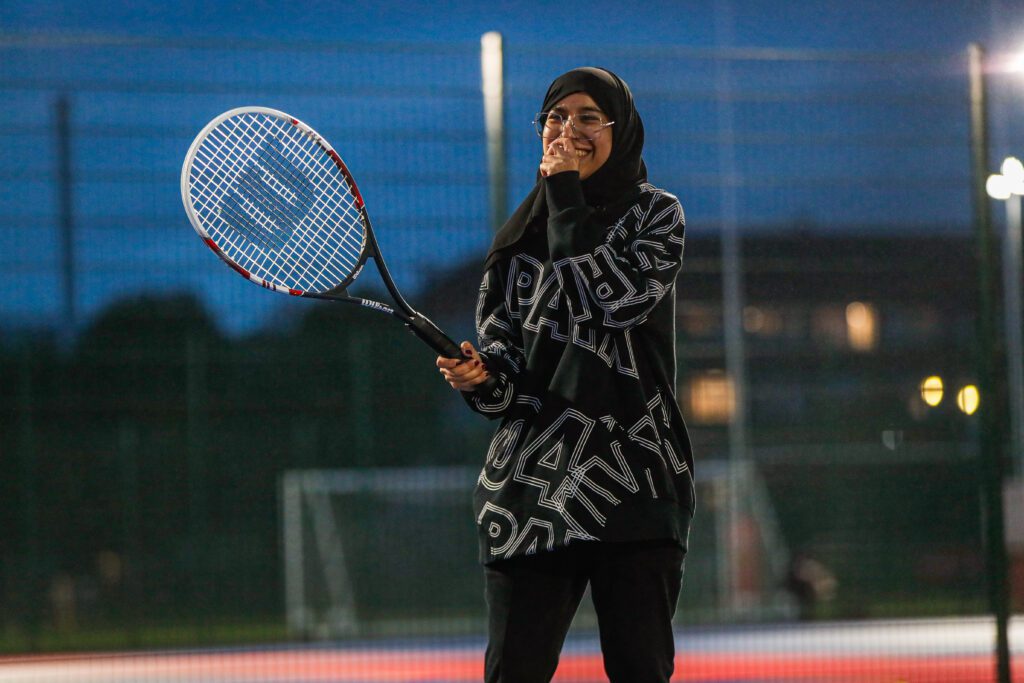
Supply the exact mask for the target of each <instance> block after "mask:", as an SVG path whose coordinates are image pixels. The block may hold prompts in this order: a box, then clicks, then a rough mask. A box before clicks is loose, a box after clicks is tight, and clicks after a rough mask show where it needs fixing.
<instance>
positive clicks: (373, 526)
mask: <svg viewBox="0 0 1024 683" xmlns="http://www.w3.org/2000/svg"><path fill="white" fill-rule="evenodd" d="M698 473H699V474H698V479H697V500H698V508H697V515H696V518H695V521H694V524H693V531H692V533H691V537H690V550H689V554H688V557H687V559H686V577H685V580H684V582H683V595H682V598H681V599H680V609H679V612H678V615H679V619H680V620H681V621H687V622H692V621H704V620H707V619H714V620H721V619H722V618H723V616H724V617H725V618H729V615H733V616H735V617H737V618H744V619H749V618H755V619H756V618H759V617H761V618H763V617H768V616H771V617H775V618H777V617H779V616H784V615H786V614H788V613H789V612H790V611H791V608H790V607H789V605H788V603H787V601H786V599H785V597H784V595H783V594H782V593H781V590H780V589H781V586H782V583H783V573H784V572H785V569H786V563H787V553H786V550H785V544H784V543H783V541H782V539H781V537H780V535H779V533H778V531H777V528H776V525H775V520H774V516H773V514H772V509H771V504H770V501H769V498H768V495H767V493H766V492H765V490H764V487H763V484H762V483H761V481H760V479H759V478H758V477H757V475H756V472H755V470H754V468H753V466H752V465H750V464H749V463H747V464H743V465H740V466H737V465H729V464H727V463H716V462H707V461H705V462H702V463H701V466H700V467H699V468H698ZM477 475H478V471H476V470H473V469H471V468H462V467H446V468H419V467H417V468H382V469H344V470H294V471H289V472H286V473H285V474H284V475H283V477H282V481H281V498H282V505H281V512H282V517H283V519H282V525H281V526H282V534H283V555H284V578H285V600H286V612H287V621H288V628H289V632H290V633H291V635H293V636H295V637H300V638H307V639H335V638H346V637H367V636H405V635H410V636H412V635H478V634H480V633H482V632H483V631H484V627H485V621H484V619H485V606H484V600H483V573H482V572H481V570H480V567H479V564H478V560H477V554H476V553H477V539H476V529H475V524H474V519H473V511H472V496H471V492H472V490H473V486H474V484H475V482H476V478H477ZM595 625H596V619H595V617H594V615H593V611H592V608H591V607H590V601H589V600H584V603H583V605H582V606H581V608H580V612H579V614H578V615H577V618H576V620H575V622H574V628H575V629H589V628H593V627H594V626H595Z"/></svg>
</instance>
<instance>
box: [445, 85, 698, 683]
mask: <svg viewBox="0 0 1024 683" xmlns="http://www.w3.org/2000/svg"><path fill="white" fill-rule="evenodd" d="M541 112H542V113H541V114H539V115H538V117H537V121H536V123H537V129H538V133H539V134H540V136H541V138H542V140H543V148H542V156H541V160H540V165H539V173H538V180H537V184H536V186H535V187H534V189H533V191H532V192H531V193H530V194H529V196H527V198H526V199H525V201H523V203H522V204H521V205H520V206H519V208H518V209H517V210H516V211H515V213H514V214H513V215H512V217H511V218H510V219H509V221H508V222H507V223H506V224H505V225H504V226H503V227H502V228H501V230H500V231H499V232H498V234H497V235H496V237H495V240H494V244H493V245H492V247H491V251H490V253H489V254H488V257H487V260H486V263H485V273H484V278H483V283H482V285H481V288H480V298H479V302H478V307H477V330H478V333H479V336H480V349H481V350H480V352H477V351H476V350H475V349H474V348H473V346H472V345H471V344H470V343H469V342H463V344H462V349H463V353H464V354H465V355H466V358H465V359H464V360H461V361H459V360H449V359H445V358H438V359H437V366H438V368H439V369H440V371H441V373H442V375H443V376H444V378H445V379H446V380H447V381H448V383H449V384H451V386H452V387H453V388H455V389H458V390H460V391H462V392H464V393H463V396H464V397H465V398H466V401H467V403H468V404H469V405H470V407H471V408H473V409H474V410H476V411H478V412H480V413H482V414H484V415H487V416H489V417H492V418H501V424H500V426H499V427H498V430H497V432H496V433H495V435H494V438H493V440H492V442H491V446H490V449H489V452H488V453H487V459H486V464H485V466H484V469H483V471H482V472H481V474H480V479H479V482H478V485H477V488H476V492H475V495H474V499H475V500H474V502H475V509H476V514H477V526H478V529H479V532H480V539H481V560H482V561H483V563H484V564H485V572H486V596H487V604H488V612H489V616H488V621H489V642H488V646H487V656H486V680H487V681H488V682H489V683H496V682H498V681H503V682H505V683H511V682H514V683H533V682H534V681H537V682H545V683H546V682H547V681H549V680H550V679H551V677H552V676H553V674H554V672H555V668H556V666H557V664H558V656H559V653H560V651H561V647H562V643H563V641H564V639H565V634H566V632H567V630H568V628H569V625H570V623H571V621H572V617H573V615H574V614H575V612H576V609H577V607H578V606H579V603H580V600H581V598H582V596H583V592H584V589H585V588H586V587H587V585H588V584H589V585H590V587H591V594H592V597H593V600H594V607H595V609H596V612H597V616H598V623H599V628H600V637H601V649H602V652H603V654H604V662H605V670H606V671H607V673H608V675H609V678H610V680H611V681H612V682H613V683H620V682H621V683H646V682H648V681H651V682H653V681H668V680H669V677H670V676H671V674H672V669H673V656H674V646H673V637H672V625H671V620H672V615H673V613H674V611H675V605H676V599H677V598H678V595H679V588H680V582H681V579H682V564H683V558H684V556H685V553H686V540H687V535H688V530H689V523H690V519H691V517H692V515H693V505H694V499H693V479H692V475H691V472H692V455H691V451H690V444H689V439H688V438H687V434H686V428H685V426H684V425H683V420H682V416H681V415H680V412H679V408H678V404H677V402H676V399H675V395H674V387H675V325H674V320H675V280H676V276H677V275H678V273H679V270H680V267H681V262H682V252H683V212H682V208H681V207H680V205H679V201H678V200H677V199H676V198H675V197H674V196H672V195H671V194H668V193H666V192H664V191H662V190H659V189H657V188H655V187H654V186H653V185H650V184H649V183H647V169H646V166H645V165H644V162H643V160H642V158H641V152H642V150H643V143H644V128H643V123H642V122H641V120H640V116H639V114H638V113H637V111H636V108H635V106H634V104H633V98H632V95H631V93H630V91H629V88H628V86H627V85H626V84H625V83H624V82H623V81H622V80H621V79H619V78H618V77H617V76H615V75H614V74H612V73H611V72H609V71H607V70H605V69H597V68H589V67H588V68H582V69H575V70H573V71H570V72H568V73H566V74H563V75H562V76H560V77H558V78H557V79H555V81H554V82H553V83H552V84H551V87H550V88H549V89H548V92H547V95H546V96H545V98H544V103H543V106H542V107H541ZM492 375H493V376H494V377H495V378H496V379H497V382H496V384H495V385H494V386H493V387H492V389H491V390H490V391H484V390H483V389H481V388H480V387H479V386H478V385H480V383H481V382H483V381H484V380H485V379H486V378H487V377H489V376H492Z"/></svg>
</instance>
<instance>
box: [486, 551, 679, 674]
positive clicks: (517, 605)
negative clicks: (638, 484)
mask: <svg viewBox="0 0 1024 683" xmlns="http://www.w3.org/2000/svg"><path fill="white" fill-rule="evenodd" d="M684 557H685V553H684V551H683V549H682V548H681V547H680V546H679V545H677V544H676V543H674V542H672V541H656V542H651V541H644V542H637V543H600V542H593V543H579V544H577V545H574V546H570V547H568V548H565V549H560V550H556V551H554V552H548V553H538V554H537V555H533V556H529V557H521V558H515V559H511V560H504V561H500V562H496V563H494V564H490V565H487V566H485V567H484V570H485V573H486V597H487V608H488V630H489V633H488V643H487V655H486V661H485V680H486V683H548V682H549V681H550V680H551V677H552V676H554V674H555V669H556V668H557V666H558V656H559V654H560V653H561V650H562V644H563V643H564V642H565V635H566V633H567V632H568V630H569V625H570V624H571V623H572V618H573V615H575V614H576V609H577V608H578V607H579V604H580V600H582V598H583V593H584V591H585V590H586V587H587V584H588V583H589V584H590V593H591V597H592V598H593V600H594V609H595V611H596V612H597V620H598V628H599V630H600V636H601V653H602V655H603V656H604V668H605V672H606V673H607V674H608V678H609V680H610V681H611V683H668V680H669V678H670V677H671V676H672V669H673V664H674V657H675V642H674V640H673V636H672V615H673V614H674V613H675V609H676V601H677V600H678V599H679V589H680V586H681V583H682V578H683V559H684Z"/></svg>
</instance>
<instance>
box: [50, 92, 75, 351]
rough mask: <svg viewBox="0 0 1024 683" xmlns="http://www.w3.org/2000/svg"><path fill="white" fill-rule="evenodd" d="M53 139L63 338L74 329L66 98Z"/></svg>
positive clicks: (58, 109)
mask: <svg viewBox="0 0 1024 683" xmlns="http://www.w3.org/2000/svg"><path fill="white" fill-rule="evenodd" d="M54 110H55V119H56V131H55V132H56V137H57V169H56V170H57V208H58V217H59V221H60V237H61V276H62V280H63V281H62V285H63V292H64V297H63V298H64V309H63V311H62V318H63V319H62V321H61V322H62V325H61V327H62V328H63V329H64V331H65V334H68V333H69V332H70V331H71V330H73V329H74V327H75V236H74V234H75V224H74V195H73V192H72V190H73V188H72V183H73V180H74V178H73V175H72V170H71V115H70V105H69V104H68V98H67V96H65V95H61V96H60V97H58V98H57V102H56V105H55V106H54Z"/></svg>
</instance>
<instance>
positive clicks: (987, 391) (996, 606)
mask: <svg viewBox="0 0 1024 683" xmlns="http://www.w3.org/2000/svg"><path fill="white" fill-rule="evenodd" d="M967 55H968V68H969V74H970V105H971V179H972V188H971V190H972V191H971V196H972V199H973V203H974V227H975V237H976V240H975V247H976V258H977V261H978V317H977V321H978V322H977V324H978V339H977V344H976V347H975V363H976V367H977V373H978V378H977V383H978V391H979V393H980V394H981V401H982V403H981V405H980V407H979V409H978V419H979V421H980V423H981V424H980V428H981V434H980V444H979V447H980V458H981V468H982V475H983V476H982V491H981V498H982V501H983V510H982V518H983V519H984V520H985V529H984V533H985V551H986V564H987V574H988V598H989V609H990V610H991V611H992V615H993V616H994V617H995V621H996V642H995V655H996V671H997V674H998V679H997V680H998V681H999V683H1010V641H1009V635H1008V628H1009V616H1010V615H1009V607H1010V604H1009V603H1010V601H1009V585H1008V579H1007V562H1006V539H1005V535H1004V533H1005V532H1004V528H1003V526H1004V520H1003V470H1004V463H1003V429H1002V427H1003V406H1004V405H1005V404H1004V402H1003V401H1002V400H1000V396H999V393H1000V392H999V391H998V388H999V387H998V384H997V382H996V363H997V355H998V351H994V350H995V349H996V335H995V329H996V308H995V302H996V296H995V295H996V292H995V287H994V285H995V279H994V276H993V272H994V270H995V268H994V266H993V264H994V262H995V258H994V246H995V245H994V242H995V240H994V239H993V231H992V212H991V207H990V205H989V200H988V195H987V193H986V192H985V181H986V180H987V178H988V172H989V159H988V121H987V118H988V113H987V104H986V101H985V97H986V84H985V72H984V62H985V51H984V49H983V48H982V47H981V46H980V45H978V44H977V43H971V45H970V46H969V47H968V48H967Z"/></svg>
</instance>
